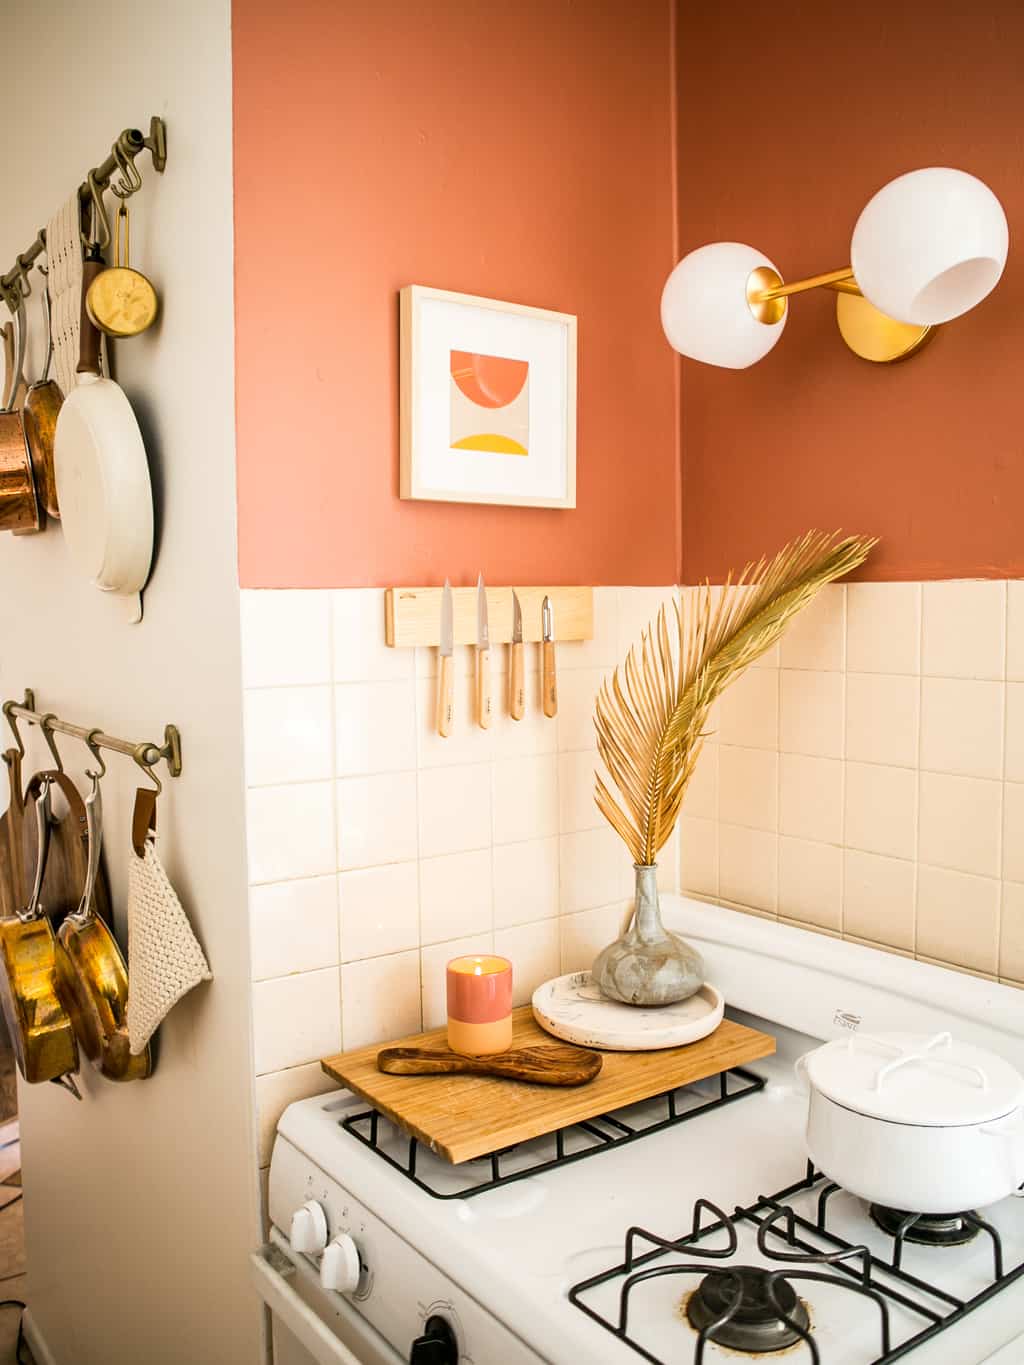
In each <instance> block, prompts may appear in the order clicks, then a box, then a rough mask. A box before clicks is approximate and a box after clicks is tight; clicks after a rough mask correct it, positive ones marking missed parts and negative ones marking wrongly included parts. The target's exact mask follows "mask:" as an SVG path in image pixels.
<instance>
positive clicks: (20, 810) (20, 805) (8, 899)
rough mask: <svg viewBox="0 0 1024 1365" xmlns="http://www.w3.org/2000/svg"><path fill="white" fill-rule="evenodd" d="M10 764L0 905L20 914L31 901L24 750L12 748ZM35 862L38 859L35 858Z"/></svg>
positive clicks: (1, 822)
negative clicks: (24, 840)
mask: <svg viewBox="0 0 1024 1365" xmlns="http://www.w3.org/2000/svg"><path fill="white" fill-rule="evenodd" d="M3 759H4V762H5V763H6V764H7V780H8V786H9V788H10V791H9V794H8V797H7V809H6V810H5V811H4V813H3V816H2V817H0V867H2V878H3V880H2V883H0V908H2V910H3V916H4V918H9V917H10V916H11V915H16V914H17V913H18V911H19V910H20V909H21V908H22V906H24V905H26V904H27V903H28V897H29V888H28V886H27V885H26V884H25V863H24V861H23V854H22V837H21V827H22V824H23V822H24V818H25V805H24V801H25V798H24V793H23V792H22V787H21V752H20V751H19V750H18V749H8V750H7V752H6V753H5V754H4V756H3ZM32 865H33V866H34V865H35V864H34V860H33V864H32Z"/></svg>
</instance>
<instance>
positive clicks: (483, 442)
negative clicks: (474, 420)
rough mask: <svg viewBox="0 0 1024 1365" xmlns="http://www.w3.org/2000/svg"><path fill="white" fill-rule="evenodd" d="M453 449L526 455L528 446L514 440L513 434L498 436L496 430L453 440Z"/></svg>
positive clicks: (494, 453)
mask: <svg viewBox="0 0 1024 1365" xmlns="http://www.w3.org/2000/svg"><path fill="white" fill-rule="evenodd" d="M451 449H452V450H483V451H487V452H489V453H490V454H493V455H525V454H526V453H527V450H526V447H525V446H523V445H520V444H519V442H518V441H514V440H513V439H512V437H511V436H498V435H497V434H496V433H495V432H483V433H481V435H479V436H463V438H462V440H461V441H453V442H452V444H451Z"/></svg>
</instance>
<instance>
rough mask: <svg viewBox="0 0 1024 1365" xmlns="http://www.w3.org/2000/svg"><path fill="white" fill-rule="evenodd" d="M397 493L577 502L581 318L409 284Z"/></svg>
mask: <svg viewBox="0 0 1024 1365" xmlns="http://www.w3.org/2000/svg"><path fill="white" fill-rule="evenodd" d="M400 335H401V345H400V446H401V462H400V494H401V496H402V497H403V498H406V499H415V500H419V501H427V502H461V503H491V504H500V505H505V506H512V507H555V508H570V507H575V506H576V363H577V361H576V347H577V338H576V318H575V317H574V316H573V315H572V314H570V313H556V312H552V311H551V310H549V309H546V308H530V307H527V306H526V305H524V304H518V303H503V302H500V301H499V300H497V299H485V298H479V297H477V296H476V295H473V294H457V293H453V292H451V291H449V290H445V289H430V288H427V287H425V286H423V285H416V284H411V285H406V287H405V288H404V289H403V290H402V291H401V294H400Z"/></svg>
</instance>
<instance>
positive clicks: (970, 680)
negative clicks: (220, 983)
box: [242, 582, 1024, 1145]
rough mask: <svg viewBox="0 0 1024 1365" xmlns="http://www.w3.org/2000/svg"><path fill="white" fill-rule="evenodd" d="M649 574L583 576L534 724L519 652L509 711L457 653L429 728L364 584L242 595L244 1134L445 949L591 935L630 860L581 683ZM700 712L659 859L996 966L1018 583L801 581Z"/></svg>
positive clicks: (556, 944)
mask: <svg viewBox="0 0 1024 1365" xmlns="http://www.w3.org/2000/svg"><path fill="white" fill-rule="evenodd" d="M685 591H686V590H684V592H685ZM673 596H674V590H672V589H627V588H616V587H609V588H599V589H597V590H595V598H594V605H595V638H594V639H593V640H592V641H588V642H586V643H583V644H564V645H560V646H559V649H558V668H559V685H560V710H559V715H558V718H557V720H555V721H549V720H547V719H545V718H544V716H543V715H542V714H541V710H540V704H539V703H540V698H539V678H538V676H537V673H536V662H537V660H536V658H535V655H536V651H535V650H531V651H529V654H530V659H529V665H530V679H529V684H528V686H529V692H530V705H529V709H528V711H527V715H526V717H525V718H524V719H523V720H522V721H521V722H514V721H512V720H511V719H510V718H509V716H508V714H507V707H506V705H505V697H504V688H505V658H504V653H505V651H503V650H501V649H496V650H495V651H494V657H493V661H492V662H493V666H494V672H495V688H496V694H497V695H498V697H499V705H498V707H497V714H496V716H495V720H494V724H493V726H492V728H491V729H490V730H489V731H487V732H484V731H481V730H480V729H479V728H478V727H477V726H476V725H475V724H474V723H473V716H472V697H473V687H472V652H471V651H469V650H460V651H459V658H458V661H457V663H458V667H457V674H458V679H457V683H456V712H457V719H456V728H455V731H454V733H453V735H452V736H451V738H450V739H448V740H442V739H440V738H439V737H438V736H437V734H436V733H435V725H434V707H435V698H436V693H435V682H434V677H433V675H434V672H435V665H436V660H435V658H434V652H433V651H430V650H426V651H419V652H418V654H415V653H414V652H411V651H401V650H391V649H388V648H387V647H386V646H385V644H384V641H383V618H384V607H383V593H382V592H381V591H379V590H376V589H345V590H338V591H322V592H316V591H309V592H306V591H294V592H291V591H289V592H247V593H243V603H242V613H243V637H244V638H243V662H244V678H245V686H246V706H245V710H246V785H247V787H248V788H249V791H248V810H249V849H250V855H249V857H250V882H251V884H252V893H251V894H252V900H251V916H252V929H253V979H254V982H255V985H254V1004H253V1009H254V1016H255V1037H256V1062H257V1071H258V1072H259V1073H260V1080H259V1097H260V1113H261V1141H262V1142H263V1143H264V1145H265V1144H266V1142H267V1141H268V1135H269V1133H270V1132H271V1131H272V1126H273V1123H274V1122H275V1121H276V1116H277V1114H278V1113H279V1112H280V1107H282V1106H283V1104H285V1103H287V1102H288V1101H289V1100H290V1099H292V1098H294V1097H297V1096H298V1095H301V1094H304V1093H314V1091H315V1090H316V1089H318V1088H321V1087H322V1085H323V1081H322V1080H321V1078H320V1073H319V1069H318V1067H317V1066H316V1061H317V1059H318V1058H319V1057H320V1055H322V1054H323V1053H325V1052H328V1051H332V1050H334V1049H336V1048H338V1047H340V1046H345V1047H355V1046H360V1045H362V1044H365V1043H369V1042H373V1041H380V1040H383V1039H386V1038H391V1037H396V1036H400V1035H401V1034H403V1033H409V1032H414V1031H415V1030H416V1029H418V1028H419V1027H421V1025H422V1024H423V1023H424V1022H434V1021H437V1020H443V1015H444V973H443V966H444V963H445V961H447V959H448V958H449V957H451V956H453V955H454V954H455V953H457V952H459V951H466V950H469V949H470V948H480V947H487V948H492V949H493V950H494V951H497V952H504V953H507V954H508V956H510V957H511V958H512V959H513V961H514V962H515V963H516V966H517V976H516V998H517V999H519V1000H525V999H527V998H528V995H529V992H530V990H531V989H532V986H533V985H535V984H536V983H537V982H538V981H540V980H543V979H544V978H546V977H547V976H550V975H552V974H554V973H555V972H556V971H558V970H562V971H568V970H572V969H575V968H577V967H585V966H586V965H587V964H588V963H589V962H590V961H591V960H592V958H593V956H594V953H595V952H596V951H598V950H599V949H600V948H601V947H602V946H603V945H604V944H605V943H607V942H608V941H609V940H610V939H611V938H612V937H614V935H615V934H616V933H617V932H618V931H619V927H620V924H621V920H622V915H623V911H624V909H625V907H626V906H627V905H628V902H629V898H630V895H631V891H632V869H631V868H630V865H629V858H628V855H627V854H626V852H625V850H624V848H623V847H622V845H621V842H620V841H619V840H618V839H617V837H616V836H615V835H614V833H613V832H612V831H611V830H609V829H608V827H607V826H606V824H605V823H604V821H603V819H602V818H601V816H600V813H599V812H598V811H597V809H596V807H595V806H594V802H593V788H592V775H593V771H594V768H595V766H596V763H597V757H596V751H595V738H594V728H593V710H594V699H595V696H596V693H597V690H598V688H599V687H600V685H601V683H602V681H603V679H604V678H605V677H606V676H607V673H608V671H609V670H610V668H611V667H612V666H613V665H614V664H615V663H616V662H617V661H619V659H620V658H621V657H622V655H623V653H624V652H625V649H626V647H627V646H628V645H629V644H632V643H634V642H635V640H636V639H637V638H638V635H639V631H640V629H641V628H642V626H643V625H645V624H646V623H647V621H648V620H649V619H650V617H651V615H652V614H653V613H654V612H656V611H657V609H658V607H659V606H660V605H661V604H662V603H663V602H671V601H672V599H673ZM709 729H710V730H711V731H712V733H711V734H710V736H709V741H708V743H707V744H706V746H705V752H704V754H703V755H702V756H701V759H700V762H699V764H698V767H697V771H696V773H695V775H694V778H693V780H692V783H691V787H690V791H689V793H688V795H687V801H686V804H685V807H684V815H683V818H682V820H681V821H680V828H679V836H678V840H677V841H676V842H674V843H673V844H672V845H670V846H668V847H667V848H666V849H665V850H664V853H663V857H662V875H661V882H662V884H663V885H665V886H672V885H675V884H676V881H677V875H678V878H679V879H680V880H681V883H682V885H683V886H684V888H686V889H688V890H690V891H691V892H692V893H693V894H696V895H701V896H705V897H709V898H716V899H717V898H721V899H722V900H723V901H724V902H726V903H728V904H731V905H736V906H738V907H740V908H748V909H750V910H751V911H753V912H756V913H758V914H767V915H777V916H779V917H781V918H783V919H785V920H787V921H789V922H792V923H800V924H805V925H806V926H807V927H810V928H814V929H817V930H820V931H823V932H833V933H835V932H841V933H843V934H845V935H847V936H848V937H851V938H855V939H857V940H858V941H863V942H868V943H878V944H881V945H883V946H887V947H891V948H892V949H893V950H894V951H899V952H910V953H916V954H917V955H918V956H920V957H922V958H927V959H929V960H934V961H940V962H950V963H952V964H953V965H956V966H960V967H963V968H964V969H966V970H970V971H974V972H981V973H984V974H990V975H1000V976H1001V977H1002V978H1003V979H1006V980H1011V981H1014V982H1016V983H1024V584H1019V583H1010V584H1006V583H999V582H985V583H973V582H972V583H926V584H920V583H857V584H850V585H838V586H835V587H833V588H830V589H828V590H827V591H826V593H825V594H823V597H822V598H821V599H820V600H819V602H818V604H817V605H816V606H815V607H814V608H812V609H811V610H810V611H809V612H808V613H806V614H805V616H804V617H803V618H801V620H800V621H799V622H798V623H797V625H796V626H795V627H794V629H793V630H792V631H791V632H790V633H789V634H788V635H787V637H786V638H785V639H784V641H783V642H782V645H781V647H780V648H779V649H777V650H773V651H771V652H770V653H769V654H768V655H766V656H765V657H764V658H763V659H761V660H759V661H758V666H757V668H756V669H752V670H750V671H749V672H748V673H747V674H746V675H745V677H744V678H742V679H741V680H740V681H739V682H738V683H737V684H736V686H734V687H733V688H731V689H730V691H729V692H728V693H727V694H726V696H725V697H724V698H723V700H722V702H721V704H720V705H719V706H718V707H717V708H716V714H715V715H714V717H713V718H712V721H711V725H710V726H709ZM677 866H678V869H679V870H678V873H677ZM339 964H340V965H339Z"/></svg>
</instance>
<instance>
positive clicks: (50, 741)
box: [39, 711, 64, 773]
mask: <svg viewBox="0 0 1024 1365" xmlns="http://www.w3.org/2000/svg"><path fill="white" fill-rule="evenodd" d="M56 719H57V712H56V711H47V713H46V715H45V716H40V717H39V728H40V730H42V732H43V738H44V739H45V740H46V743H47V747H48V748H49V750H50V753H51V754H53V761H54V762H55V763H56V765H57V771H58V772H60V773H62V772H63V771H64V762H63V760H62V759H61V756H60V754H59V753H58V752H57V741H56V740H55V739H54V737H53V730H52V728H51V726H52V723H53V722H54V721H55V720H56Z"/></svg>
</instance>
